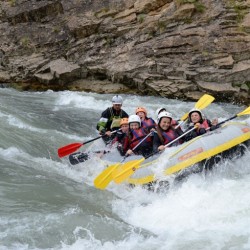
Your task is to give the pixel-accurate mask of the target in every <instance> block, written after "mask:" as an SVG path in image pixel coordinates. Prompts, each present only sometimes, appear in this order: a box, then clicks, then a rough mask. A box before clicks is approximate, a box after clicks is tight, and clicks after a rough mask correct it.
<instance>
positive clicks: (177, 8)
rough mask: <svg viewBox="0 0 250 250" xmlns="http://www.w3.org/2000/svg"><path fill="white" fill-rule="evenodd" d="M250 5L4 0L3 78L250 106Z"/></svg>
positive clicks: (0, 27)
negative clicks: (206, 96) (204, 98)
mask: <svg viewBox="0 0 250 250" xmlns="http://www.w3.org/2000/svg"><path fill="white" fill-rule="evenodd" d="M249 13H250V0H238V1H234V0H232V1H227V0H220V1H216V0H126V1H125V0H119V1H117V0H102V1H101V0H71V1H69V0H61V1H59V0H58V1H50V0H43V1H40V0H7V1H6V0H5V1H1V2H0V32H1V43H0V83H6V82H9V83H22V84H25V88H30V89H38V87H37V86H40V87H41V88H42V89H46V88H52V89H55V90H58V89H70V88H72V86H73V88H74V89H86V90H92V89H93V88H92V87H91V81H90V80H94V81H95V85H96V84H98V82H99V81H100V80H101V81H103V82H109V83H113V85H114V89H112V87H110V86H112V85H108V87H107V88H104V87H103V85H102V84H100V87H99V89H100V90H101V92H102V93H103V92H105V91H104V89H106V92H114V91H116V90H120V91H123V89H126V90H124V91H127V90H128V89H135V90H137V91H139V92H140V93H142V94H144V95H145V94H155V95H161V96H166V97H170V98H179V99H184V100H187V99H189V100H197V99H198V98H199V97H200V96H201V95H202V94H203V93H211V94H212V95H214V96H215V97H216V100H219V101H228V102H239V103H245V104H250V90H249V89H250V14H249ZM84 80H86V83H85V84H82V82H83V81H84ZM79 82H81V84H79V86H78V87H77V83H79ZM117 84H123V85H125V86H124V88H122V87H119V88H118V89H117V86H118V85H117ZM81 86H84V87H82V88H81ZM93 90H95V91H98V87H95V89H93Z"/></svg>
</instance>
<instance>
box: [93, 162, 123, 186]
mask: <svg viewBox="0 0 250 250" xmlns="http://www.w3.org/2000/svg"><path fill="white" fill-rule="evenodd" d="M120 164H121V163H116V164H114V165H110V166H109V167H107V168H106V169H105V170H104V171H102V172H101V173H100V174H99V175H98V176H97V177H96V178H95V180H94V185H95V187H96V188H99V189H105V188H106V187H107V186H108V184H109V183H110V182H111V181H112V180H113V178H112V173H113V171H114V170H115V169H116V168H117V167H118V166H119V165H120Z"/></svg>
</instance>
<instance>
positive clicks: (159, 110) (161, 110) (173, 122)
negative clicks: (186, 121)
mask: <svg viewBox="0 0 250 250" xmlns="http://www.w3.org/2000/svg"><path fill="white" fill-rule="evenodd" d="M164 111H165V112H167V109H166V108H163V107H160V108H158V109H157V110H156V112H155V114H156V117H158V115H159V114H160V113H161V112H164ZM178 124H179V122H178V120H174V119H172V121H171V125H172V126H177V125H178Z"/></svg>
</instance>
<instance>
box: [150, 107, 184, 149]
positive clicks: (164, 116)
mask: <svg viewBox="0 0 250 250" xmlns="http://www.w3.org/2000/svg"><path fill="white" fill-rule="evenodd" d="M172 120H173V117H172V114H171V113H169V112H166V111H163V112H160V114H159V115H158V119H157V122H158V126H157V128H156V131H157V133H155V135H154V140H153V151H154V152H158V151H163V150H164V149H165V145H167V144H168V143H170V142H171V141H173V140H175V139H176V138H177V137H179V136H181V135H182V134H183V132H182V130H181V129H179V128H178V129H175V128H174V126H173V125H172ZM181 143H183V140H181V139H180V140H177V141H176V142H174V143H173V144H171V146H177V145H179V144H181Z"/></svg>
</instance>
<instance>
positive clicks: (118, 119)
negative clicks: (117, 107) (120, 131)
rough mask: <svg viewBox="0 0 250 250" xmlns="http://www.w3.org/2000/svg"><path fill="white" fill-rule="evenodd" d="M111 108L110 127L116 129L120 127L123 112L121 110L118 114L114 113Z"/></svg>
mask: <svg viewBox="0 0 250 250" xmlns="http://www.w3.org/2000/svg"><path fill="white" fill-rule="evenodd" d="M109 110H110V114H111V117H110V119H111V121H112V122H111V125H110V129H111V130H115V129H117V128H119V127H120V122H121V119H122V117H121V114H122V112H120V114H119V115H118V116H117V115H114V113H113V110H112V108H110V109H109Z"/></svg>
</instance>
